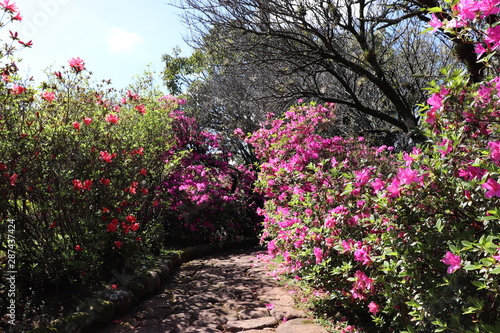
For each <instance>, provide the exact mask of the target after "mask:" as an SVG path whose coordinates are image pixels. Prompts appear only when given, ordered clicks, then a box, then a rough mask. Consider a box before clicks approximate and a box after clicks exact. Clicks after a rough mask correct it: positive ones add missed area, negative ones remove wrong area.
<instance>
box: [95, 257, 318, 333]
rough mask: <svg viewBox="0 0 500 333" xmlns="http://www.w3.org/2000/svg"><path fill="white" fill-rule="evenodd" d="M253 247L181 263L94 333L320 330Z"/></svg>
mask: <svg viewBox="0 0 500 333" xmlns="http://www.w3.org/2000/svg"><path fill="white" fill-rule="evenodd" d="M258 253H259V252H258V250H257V249H255V248H254V249H248V250H240V251H233V252H228V253H223V254H218V255H216V256H211V257H205V258H202V259H197V260H193V261H190V262H187V263H185V264H183V265H182V266H181V267H180V269H179V270H178V271H177V273H175V274H174V276H173V277H172V280H171V282H170V283H168V284H167V285H166V286H165V289H164V290H163V291H162V292H161V293H159V294H158V295H156V296H154V297H152V298H150V299H148V300H146V301H144V302H143V303H142V304H141V305H140V307H139V308H138V309H136V310H135V311H134V312H133V313H131V314H129V315H127V316H126V317H125V318H122V319H121V320H120V321H119V322H115V323H113V324H111V325H110V326H108V327H106V328H104V329H102V330H100V331H99V332H97V333H126V332H130V333H219V332H220V333H222V332H246V333H269V332H276V333H326V330H325V329H324V328H322V327H321V326H318V325H316V324H314V323H313V322H312V321H311V320H309V319H306V318H305V317H306V315H305V313H304V312H302V311H300V310H297V309H296V308H294V301H293V298H292V297H291V295H290V294H289V292H288V291H287V290H285V289H284V288H281V287H280V286H279V284H278V282H276V281H275V280H274V279H272V278H271V277H269V276H268V275H267V274H266V269H265V267H264V264H263V263H261V262H259V260H257V259H256V255H257V254H258Z"/></svg>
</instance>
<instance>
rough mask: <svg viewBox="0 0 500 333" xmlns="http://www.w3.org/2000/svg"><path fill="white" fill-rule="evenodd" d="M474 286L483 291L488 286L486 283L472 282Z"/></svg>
mask: <svg viewBox="0 0 500 333" xmlns="http://www.w3.org/2000/svg"><path fill="white" fill-rule="evenodd" d="M471 283H472V284H473V285H474V286H476V287H477V289H478V290H481V289H485V288H486V284H485V283H484V282H480V281H472V282H471Z"/></svg>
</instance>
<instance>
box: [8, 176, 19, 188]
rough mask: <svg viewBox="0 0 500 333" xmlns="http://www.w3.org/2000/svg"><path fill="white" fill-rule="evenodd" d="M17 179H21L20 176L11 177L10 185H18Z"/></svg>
mask: <svg viewBox="0 0 500 333" xmlns="http://www.w3.org/2000/svg"><path fill="white" fill-rule="evenodd" d="M17 177H19V175H17V174H13V175H12V176H10V185H11V186H14V185H16V182H17Z"/></svg>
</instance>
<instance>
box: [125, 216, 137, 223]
mask: <svg viewBox="0 0 500 333" xmlns="http://www.w3.org/2000/svg"><path fill="white" fill-rule="evenodd" d="M125 221H127V222H128V223H136V222H137V218H135V217H134V216H132V215H127V217H126V218H125Z"/></svg>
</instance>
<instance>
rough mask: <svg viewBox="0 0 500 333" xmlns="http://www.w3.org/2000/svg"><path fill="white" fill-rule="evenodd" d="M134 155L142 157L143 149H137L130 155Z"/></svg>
mask: <svg viewBox="0 0 500 333" xmlns="http://www.w3.org/2000/svg"><path fill="white" fill-rule="evenodd" d="M135 154H138V155H144V148H142V147H140V148H139V149H136V150H133V151H132V155H135Z"/></svg>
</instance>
